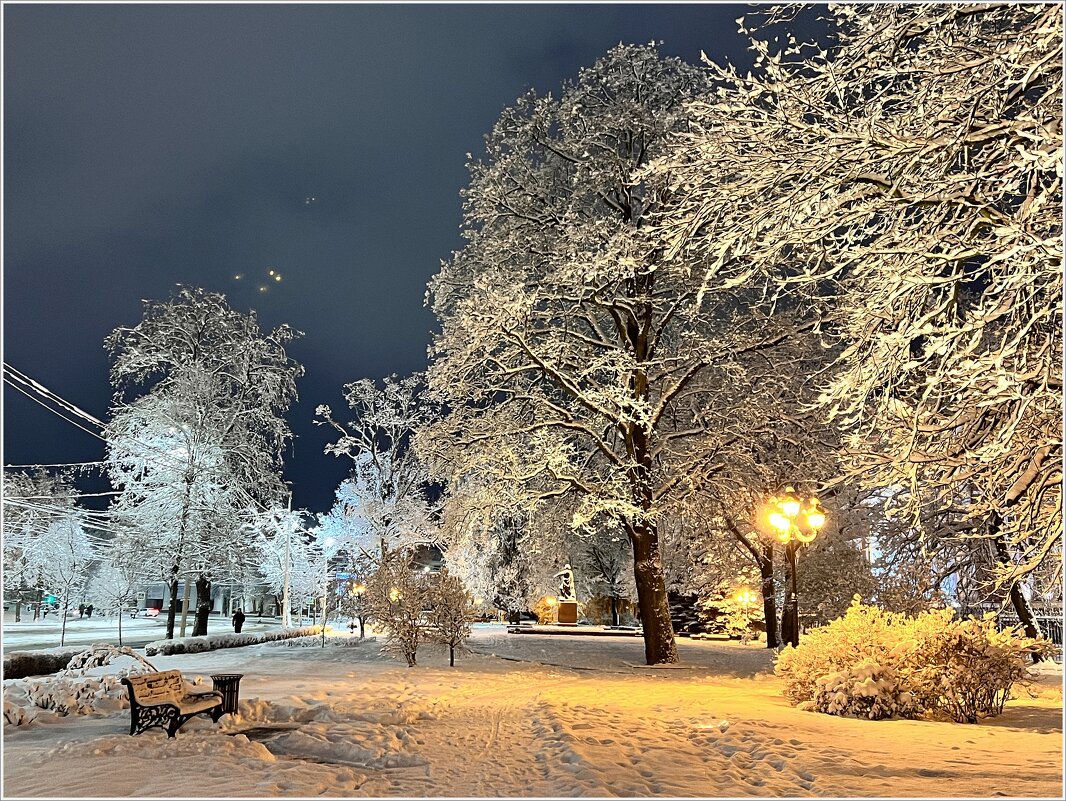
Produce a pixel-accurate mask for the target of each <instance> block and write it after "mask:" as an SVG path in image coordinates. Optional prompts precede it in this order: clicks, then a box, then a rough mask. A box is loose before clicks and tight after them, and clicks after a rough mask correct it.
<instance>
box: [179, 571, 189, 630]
mask: <svg viewBox="0 0 1066 801" xmlns="http://www.w3.org/2000/svg"><path fill="white" fill-rule="evenodd" d="M182 588H183V589H182V592H181V636H182V637H184V636H185V625H186V622H187V621H188V619H189V590H190V585H189V579H188V578H186V579H185V580H184V581H183V582H182Z"/></svg>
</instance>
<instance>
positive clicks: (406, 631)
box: [365, 551, 430, 667]
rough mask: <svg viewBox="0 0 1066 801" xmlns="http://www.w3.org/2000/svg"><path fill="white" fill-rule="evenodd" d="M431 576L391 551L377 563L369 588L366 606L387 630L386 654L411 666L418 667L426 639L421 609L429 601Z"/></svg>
mask: <svg viewBox="0 0 1066 801" xmlns="http://www.w3.org/2000/svg"><path fill="white" fill-rule="evenodd" d="M429 585H430V577H429V576H428V575H427V574H426V573H425V572H423V571H422V570H418V569H415V568H414V567H413V566H412V564H411V557H410V555H409V554H407V553H404V552H403V551H389V552H387V553H386V554H385V555H384V556H383V557H382V558H381V561H380V562H378V566H377V570H376V571H375V572H374V574H373V575H372V576H371V577H370V579H369V581H368V582H367V585H366V594H365V597H366V603H367V604H368V606H369V608H370V613H371V614H372V615H373V617H374V619H375V620H376V621H377V622H378V624H379V625H380V626H381V627H382V628H384V629H385V648H384V650H386V651H391V652H393V653H397V654H399V655H400V656H402V657H403V658H404V660H405V661H406V662H407V665H408V667H414V666H415V664H417V658H418V647H419V646H420V645H421V644H422V643H423V642H425V640H426V637H427V631H426V627H425V625H424V621H423V619H422V610H424V609H425V608H426V605H427V604H428V602H429V593H430V590H429Z"/></svg>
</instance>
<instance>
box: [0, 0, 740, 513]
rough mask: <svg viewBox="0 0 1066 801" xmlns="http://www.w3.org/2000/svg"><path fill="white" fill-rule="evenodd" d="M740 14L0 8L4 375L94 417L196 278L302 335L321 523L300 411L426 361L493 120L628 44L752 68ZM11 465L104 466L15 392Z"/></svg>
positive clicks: (337, 476) (312, 503)
mask: <svg viewBox="0 0 1066 801" xmlns="http://www.w3.org/2000/svg"><path fill="white" fill-rule="evenodd" d="M748 10H750V9H749V8H748V7H745V6H741V5H717V4H671V5H666V4H663V5H637V4H613V5H599V4H596V5H519V4H513V5H510V4H493V5H454V6H451V5H419V4H409V5H395V4H385V5H358V4H357V5H319V6H307V5H295V6H277V5H275V6H270V5H186V6H180V5H167V6H162V5H156V6H153V5H147V4H146V5H132V6H131V5H55V6H51V5H37V4H34V5H5V6H4V9H3V12H4V90H5V98H4V135H5V138H4V157H5V184H4V212H5V220H4V222H5V225H4V265H3V266H4V272H3V282H4V308H3V311H4V325H3V332H4V343H3V344H4V359H5V360H6V361H7V362H9V363H11V364H12V365H13V366H14V367H16V368H18V369H19V370H22V371H23V372H25V373H27V374H29V375H30V376H32V377H33V378H36V379H37V380H39V381H41V382H42V383H44V384H45V385H46V386H48V387H50V388H51V389H53V390H55V391H56V392H58V393H59V394H61V395H63V396H65V397H66V398H68V399H69V400H71V401H73V402H74V403H76V404H78V405H80V406H81V407H82V408H84V409H86V410H87V411H89V412H91V413H93V414H95V415H97V416H98V417H101V418H103V419H106V416H107V409H108V405H109V402H110V395H111V389H110V386H109V384H108V378H107V370H108V360H107V355H106V353H105V351H104V349H103V340H104V337H105V336H106V335H107V334H108V333H109V332H110V331H111V330H112V329H113V328H114V327H115V326H117V325H120V324H126V325H132V324H135V323H136V322H137V321H138V319H139V318H140V300H141V299H142V298H162V297H165V296H167V295H168V294H169V293H170V291H171V290H172V288H173V287H174V285H175V284H177V283H187V284H192V285H197V286H202V287H205V288H208V289H211V290H216V291H222V292H225V293H226V295H227V297H228V298H229V300H230V302H231V303H232V304H233V305H234V306H235V307H237V308H239V309H242V310H247V309H249V308H255V309H256V310H257V311H258V312H259V314H260V318H261V320H262V322H263V323H264V324H265V325H271V326H272V325H276V324H278V323H280V322H288V323H291V324H292V325H294V326H295V327H296V328H298V329H300V330H302V331H303V332H305V336H304V337H303V338H302V339H301V340H299V341H298V342H297V343H296V344H294V345H293V346H292V348H291V353H292V355H293V357H295V358H296V359H297V360H298V361H300V362H302V363H303V364H304V365H305V366H306V368H307V375H306V377H305V378H304V379H303V380H302V382H301V384H300V401H299V403H298V404H297V405H296V406H295V407H294V408H293V410H292V412H291V414H290V423H291V425H292V428H293V430H294V432H295V433H296V435H297V439H296V441H295V444H294V446H293V449H292V452H291V453H290V454H289V456H288V458H287V465H286V477H287V478H288V479H290V480H292V481H293V482H294V487H295V502H296V504H297V505H298V506H306V507H309V508H311V509H312V510H314V511H322V510H325V509H326V508H328V507H329V505H330V504H331V502H332V496H333V491H334V489H335V487H336V485H337V483H338V482H339V481H340V480H341V479H342V478H343V477H344V476H345V475H347V472H348V464H347V462H346V461H341V460H337V459H334V458H333V457H330V456H326V455H324V454H323V453H322V447H323V444H324V443H325V442H326V441H327V440H328V439H330V437H329V430H327V429H326V428H319V427H315V426H313V425H312V424H311V420H312V418H313V416H314V408H315V406H316V405H318V404H320V403H328V404H330V405H331V406H333V408H334V410H335V411H339V410H341V409H343V408H344V402H343V399H342V396H341V387H342V385H343V384H344V383H346V382H348V381H352V380H355V379H357V378H361V377H367V376H369V377H381V376H384V375H386V374H388V373H400V374H403V373H409V372H411V371H414V370H420V369H423V368H424V367H425V364H426V347H427V345H428V344H429V338H430V332H431V330H432V328H433V326H434V320H433V317H432V315H431V314H430V313H429V311H428V310H426V309H425V308H424V306H423V297H424V293H425V285H426V281H427V280H428V279H429V278H430V276H431V275H433V273H434V272H436V270H437V268H438V266H439V262H440V260H441V259H445V258H447V257H448V256H449V254H450V252H451V251H452V250H454V249H456V248H457V247H459V245H460V238H459V233H458V226H459V223H460V218H461V206H460V197H459V190H460V189H461V188H462V187H463V186H464V185H465V183H466V177H467V176H466V169H465V166H464V165H465V160H466V153H467V152H473V153H475V154H478V153H479V152H480V150H481V144H482V137H483V135H484V134H485V133H486V132H487V131H488V130H489V129H490V128H491V126H492V125H493V123H494V122H495V120H496V119H497V117H498V116H499V114H500V112H501V111H502V109H503V108H504V107H505V106H507V105H509V104H510V103H512V102H513V101H514V100H515V99H516V98H517V97H518V96H519V95H520V94H521V93H522V92H523V91H525V90H526V89H527V88H530V87H533V88H536V89H537V90H538V91H539V92H548V91H551V92H558V89H559V87H560V84H561V83H562V81H564V80H566V79H570V78H573V77H575V76H576V74H577V72H578V70H579V69H580V68H581V67H583V66H587V65H591V64H592V63H593V62H594V61H595V60H596V59H597V58H599V57H600V56H602V55H603V54H604V53H605V52H606V51H607V50H608V48H610V47H611V46H613V45H615V44H617V43H618V42H620V41H621V42H626V43H644V42H648V41H651V40H661V41H663V43H664V44H663V46H662V51H663V52H664V53H665V54H670V55H677V56H680V57H681V58H683V59H685V60H686V61H690V62H693V63H695V62H697V61H698V59H699V52H700V50H701V49H703V50H705V51H706V52H707V53H708V54H710V55H712V56H713V57H717V58H730V59H731V60H734V61H738V62H740V63H742V64H744V63H747V62H749V58H748V56H747V55H746V53H745V52H744V41H743V39H742V38H741V37H740V35H739V34H737V33H736V24H735V23H734V20H735V19H736V18H737V17H739V16H741V15H743V14H744V13H745V12H746V11H748ZM309 197H314V198H315V200H314V201H313V202H310V203H308V202H307V198H309ZM270 269H275V270H277V271H278V272H280V273H281V274H282V276H283V280H282V281H281V282H280V283H273V284H271V285H270V289H269V291H268V292H266V293H261V292H259V291H258V286H259V285H260V284H262V283H264V282H263V280H262V279H264V278H265V277H266V276H267V271H268V270H270ZM237 273H240V274H242V275H243V276H244V278H243V279H242V280H241V281H235V280H234V278H233V276H234V275H235V274H237ZM340 416H343V415H340ZM3 445H4V463H5V464H25V463H53V462H70V461H83V460H92V459H99V458H101V456H102V453H103V447H102V446H103V443H102V442H100V441H99V440H97V439H94V438H93V437H90V436H89V435H88V434H85V433H82V432H80V431H78V430H77V429H76V428H74V427H73V426H71V425H69V424H68V423H65V422H63V421H62V420H60V419H58V418H56V417H54V416H52V415H50V414H49V413H48V412H47V411H45V410H44V409H42V408H41V407H40V406H38V405H36V404H34V403H32V402H31V401H30V400H28V399H26V398H25V397H23V396H22V395H19V394H18V393H17V392H15V391H14V390H12V389H10V388H9V387H8V386H6V385H5V387H4V443H3ZM87 486H88V485H87ZM93 488H99V487H98V486H96V487H93Z"/></svg>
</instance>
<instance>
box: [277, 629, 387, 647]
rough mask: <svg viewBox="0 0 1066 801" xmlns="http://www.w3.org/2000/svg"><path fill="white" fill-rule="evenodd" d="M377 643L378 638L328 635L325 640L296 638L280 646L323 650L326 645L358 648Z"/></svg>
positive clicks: (318, 637)
mask: <svg viewBox="0 0 1066 801" xmlns="http://www.w3.org/2000/svg"><path fill="white" fill-rule="evenodd" d="M327 631H328V629H327ZM376 641H377V638H376V637H348V636H343V635H342V636H331V635H329V634H327V635H326V637H325V639H324V640H323V638H322V637H320V636H318V635H315V636H313V637H294V638H293V639H291V640H284V641H282V642H279V643H278V646H279V647H283V648H321V647H323V644H324V645H325V647H327V648H330V647H334V648H358V647H360V646H362V645H366V644H367V643H372V642H376Z"/></svg>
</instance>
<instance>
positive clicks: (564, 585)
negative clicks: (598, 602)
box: [552, 562, 577, 601]
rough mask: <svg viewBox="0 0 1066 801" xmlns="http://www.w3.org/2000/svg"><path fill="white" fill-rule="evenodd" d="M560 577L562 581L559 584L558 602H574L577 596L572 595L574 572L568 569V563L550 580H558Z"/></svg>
mask: <svg viewBox="0 0 1066 801" xmlns="http://www.w3.org/2000/svg"><path fill="white" fill-rule="evenodd" d="M560 576H562V579H563V580H562V581H561V582H559V600H560V601H576V600H577V595H576V594H575V593H574V571H573V569H572V568H571V567H570V563H569V562H567V563H566V566H565V567H563V569H562V570H560V571H559V572H558V573H556V574H555V575H554V576H552V578H559V577H560Z"/></svg>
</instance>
